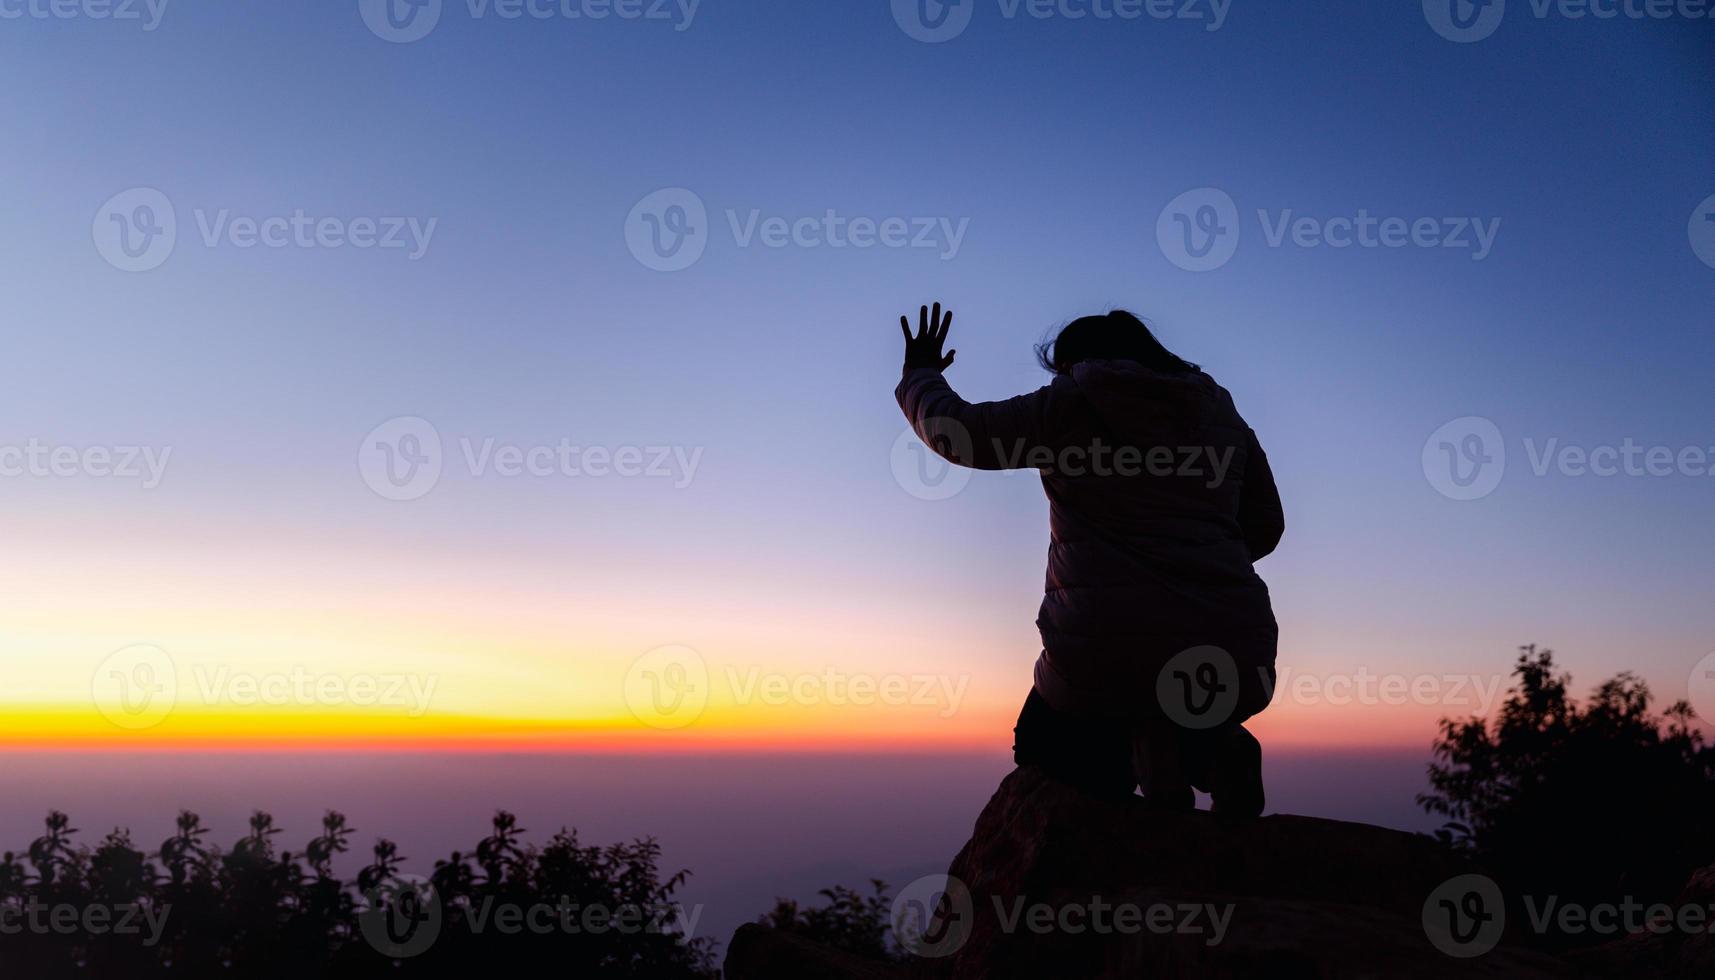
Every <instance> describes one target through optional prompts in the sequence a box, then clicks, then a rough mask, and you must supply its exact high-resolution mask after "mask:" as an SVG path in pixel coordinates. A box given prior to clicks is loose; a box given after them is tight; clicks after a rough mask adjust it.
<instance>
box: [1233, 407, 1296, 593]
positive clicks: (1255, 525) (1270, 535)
mask: <svg viewBox="0 0 1715 980" xmlns="http://www.w3.org/2000/svg"><path fill="white" fill-rule="evenodd" d="M1245 431H1246V433H1247V437H1248V439H1249V440H1250V443H1249V457H1250V458H1249V462H1248V463H1247V464H1246V466H1245V477H1244V484H1243V485H1242V486H1241V487H1240V490H1239V528H1240V530H1242V531H1243V532H1244V536H1245V547H1246V548H1248V549H1250V553H1251V561H1253V562H1254V561H1258V560H1260V559H1262V558H1266V557H1268V555H1269V554H1270V553H1271V552H1273V551H1274V548H1275V545H1278V544H1280V536H1281V535H1282V534H1285V533H1286V514H1285V512H1284V511H1282V510H1281V507H1280V491H1279V490H1278V489H1276V487H1275V485H1274V471H1273V470H1272V469H1270V468H1269V465H1268V455H1267V454H1266V453H1264V452H1263V451H1262V443H1260V442H1258V441H1257V438H1256V432H1255V431H1254V430H1251V429H1246V430H1245Z"/></svg>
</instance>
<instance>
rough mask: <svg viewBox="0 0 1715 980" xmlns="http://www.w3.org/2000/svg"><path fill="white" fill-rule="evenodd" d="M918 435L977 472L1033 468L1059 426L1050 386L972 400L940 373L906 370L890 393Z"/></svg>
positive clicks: (937, 450) (947, 457)
mask: <svg viewBox="0 0 1715 980" xmlns="http://www.w3.org/2000/svg"><path fill="white" fill-rule="evenodd" d="M893 396H894V398H895V399H897V400H898V402H899V408H900V410H901V411H903V412H904V413H905V418H906V420H907V421H909V422H910V423H911V428H912V429H913V430H915V431H916V433H917V437H918V438H920V439H922V440H923V444H924V445H926V446H928V447H929V448H930V449H932V450H934V451H935V454H936V455H938V456H940V457H941V458H942V459H945V460H946V461H947V462H949V463H954V464H956V465H959V466H968V467H971V468H972V469H978V470H1015V469H1035V468H1038V467H1039V466H1040V465H1041V461H1042V460H1043V455H1042V453H1041V452H1040V450H1041V449H1043V448H1045V447H1051V441H1052V439H1053V438H1054V435H1055V433H1056V431H1057V429H1058V428H1059V426H1058V425H1057V421H1058V420H1057V418H1056V414H1057V409H1058V406H1057V405H1056V402H1057V399H1056V398H1055V396H1054V393H1053V391H1052V386H1048V387H1043V388H1039V389H1037V390H1036V391H1034V392H1031V393H1030V394H1028V395H1019V396H1018V397H1017V398H1009V399H1007V400H1006V401H1000V402H981V403H978V404H974V405H973V404H971V403H970V402H967V401H965V400H964V399H963V398H960V397H959V395H958V393H957V392H955V391H954V390H953V388H952V386H951V385H949V384H947V379H946V378H944V377H942V376H941V372H939V371H936V370H933V369H930V368H918V369H916V370H914V371H907V372H905V377H904V379H902V380H901V381H900V382H899V387H898V388H895V389H894V391H893Z"/></svg>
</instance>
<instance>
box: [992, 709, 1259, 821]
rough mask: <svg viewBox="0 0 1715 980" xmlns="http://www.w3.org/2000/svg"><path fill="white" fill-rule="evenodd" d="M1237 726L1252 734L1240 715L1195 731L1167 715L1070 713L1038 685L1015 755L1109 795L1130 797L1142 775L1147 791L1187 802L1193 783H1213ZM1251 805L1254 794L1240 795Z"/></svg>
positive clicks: (1178, 803)
mask: <svg viewBox="0 0 1715 980" xmlns="http://www.w3.org/2000/svg"><path fill="white" fill-rule="evenodd" d="M1235 732H1238V733H1243V735H1244V738H1246V739H1249V734H1248V733H1244V732H1243V728H1242V727H1241V726H1240V725H1238V724H1236V723H1235V724H1230V725H1225V726H1222V727H1219V728H1214V729H1209V730H1205V731H1191V730H1189V729H1185V728H1180V727H1179V726H1177V725H1175V724H1173V723H1172V722H1170V721H1166V720H1158V721H1154V722H1129V721H1125V720H1121V719H1114V718H1102V717H1090V716H1084V715H1074V714H1069V713H1067V712H1063V711H1057V710H1055V709H1054V708H1053V707H1052V706H1051V705H1049V704H1048V702H1047V700H1046V699H1044V698H1043V697H1042V695H1041V694H1038V693H1037V692H1036V690H1035V689H1034V688H1032V689H1031V691H1030V696H1029V697H1027V698H1025V700H1024V710H1022V711H1020V712H1019V715H1018V725H1017V726H1016V727H1014V728H1013V730H1012V733H1013V739H1012V759H1013V762H1015V763H1017V764H1018V765H1021V766H1036V767H1038V768H1040V769H1042V770H1044V771H1045V772H1047V773H1048V774H1049V775H1050V776H1053V777H1054V778H1055V779H1058V780H1060V781H1061V782H1063V783H1066V784H1067V785H1069V786H1072V787H1073V788H1075V789H1078V790H1080V791H1082V792H1084V793H1087V794H1089V795H1090V796H1095V797H1100V798H1104V799H1124V798H1126V797H1129V796H1131V795H1132V794H1133V793H1135V792H1136V790H1137V788H1138V785H1139V781H1140V780H1142V781H1143V788H1144V791H1145V793H1146V795H1148V796H1150V797H1151V798H1152V799H1154V798H1157V797H1159V799H1158V802H1161V803H1163V804H1166V805H1170V806H1175V807H1181V808H1183V807H1189V806H1190V805H1191V802H1192V797H1191V787H1196V788H1197V789H1201V790H1204V791H1205V792H1208V791H1211V790H1212V789H1213V787H1214V786H1215V784H1216V778H1217V777H1216V774H1215V773H1214V772H1213V768H1214V765H1215V759H1216V756H1217V754H1218V753H1219V752H1220V750H1221V747H1222V745H1223V743H1225V742H1226V741H1227V740H1228V739H1230V738H1231V737H1232V736H1233V735H1234V733H1235ZM1251 741H1252V744H1254V740H1251ZM1257 794H1258V797H1259V798H1258V799H1257V800H1256V802H1255V807H1256V808H1257V809H1259V810H1260V809H1261V805H1262V804H1261V800H1260V787H1258V788H1257ZM1247 795H1248V794H1247ZM1217 805H1219V801H1217ZM1245 805H1247V801H1241V806H1245Z"/></svg>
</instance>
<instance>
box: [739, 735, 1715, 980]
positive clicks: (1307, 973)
mask: <svg viewBox="0 0 1715 980" xmlns="http://www.w3.org/2000/svg"><path fill="white" fill-rule="evenodd" d="M1473 883H1475V885H1473ZM1483 887H1492V882H1489V880H1488V879H1487V878H1484V877H1482V876H1481V875H1480V874H1479V873H1478V872H1477V870H1476V869H1473V868H1471V867H1469V866H1467V865H1465V864H1464V863H1463V862H1462V861H1460V860H1459V859H1458V858H1457V857H1455V856H1453V855H1451V854H1450V853H1448V852H1447V850H1446V849H1445V848H1443V847H1442V846H1440V845H1439V844H1438V843H1437V842H1435V841H1434V840H1432V839H1430V838H1428V837H1424V836H1422V835H1418V834H1408V833H1402V832H1399V831H1395V830H1387V829H1384V828H1381V827H1373V826H1370V825H1367V824H1357V823H1346V822H1342V821H1337V820H1322V819H1317V818H1312V817H1299V816H1286V815H1279V816H1270V817H1263V818H1261V819H1256V820H1246V821H1232V822H1228V821H1222V820H1221V819H1219V818H1217V817H1215V816H1214V815H1212V814H1210V813H1207V812H1202V811H1198V812H1192V813H1174V812H1164V811H1160V810H1155V809H1151V808H1150V807H1148V806H1147V805H1146V804H1145V803H1144V801H1143V800H1142V799H1141V798H1135V799H1133V800H1129V801H1126V802H1123V803H1114V802H1103V801H1098V800H1094V799H1091V798H1089V797H1086V796H1084V795H1082V794H1080V793H1078V792H1076V791H1074V790H1072V789H1070V788H1068V787H1066V786H1064V785H1063V784H1060V783H1058V782H1056V781H1054V780H1052V779H1050V778H1048V777H1047V776H1046V775H1045V774H1043V773H1041V772H1040V771H1037V770H1034V769H1031V768H1023V769H1019V770H1016V771H1014V772H1013V773H1012V774H1011V775H1009V776H1008V777H1007V778H1006V779H1005V780H1004V781H1003V782H1002V783H1001V785H1000V788H999V790H997V791H996V793H995V795H994V797H993V798H992V799H991V800H990V801H989V803H988V806H986V807H985V808H984V809H983V812H982V814H981V816H979V817H978V818H977V823H976V828H975V831H974V832H973V834H972V836H971V839H970V841H969V843H967V844H966V845H965V847H964V849H963V850H961V851H960V852H959V854H958V856H957V857H955V858H954V859H953V863H952V865H951V867H950V868H949V869H948V872H947V875H946V876H944V877H942V876H936V877H935V878H932V879H924V880H920V881H918V882H913V883H910V884H908V885H906V886H905V887H903V888H902V889H901V890H900V891H899V892H898V899H897V900H896V902H895V905H894V925H895V930H896V933H899V934H903V935H906V936H909V935H911V934H916V935H917V937H918V938H917V941H916V946H917V949H918V951H919V953H920V954H921V955H918V956H914V957H912V958H911V959H910V960H909V961H908V962H906V963H903V964H900V963H880V962H875V961H869V960H861V959H857V958H855V957H850V956H848V955H847V954H839V955H838V956H828V955H824V954H828V953H832V952H834V951H830V950H826V949H823V948H820V947H818V946H817V945H816V944H815V943H811V942H808V941H807V940H805V939H803V938H802V937H798V936H792V935H789V934H780V933H774V932H772V931H770V930H767V929H764V928H761V927H751V926H747V927H745V928H743V929H741V930H739V934H738V935H737V936H735V937H734V939H733V943H732V946H731V949H730V951H729V953H728V957H727V963H726V976H727V977H728V978H730V980H773V978H777V977H780V978H783V977H793V978H798V977H806V976H821V977H834V978H852V980H881V978H885V977H899V978H908V977H909V978H936V980H988V978H1011V977H1056V978H1078V977H1198V978H1204V977H1209V978H1249V977H1287V978H1292V977H1306V978H1308V977H1316V978H1334V980H1337V978H1369V977H1425V978H1428V977H1497V978H1499V977H1507V978H1521V980H1522V978H1544V977H1575V976H1585V975H1623V974H1624V973H1625V972H1628V971H1632V970H1643V971H1644V972H1645V973H1647V974H1653V975H1669V976H1688V977H1689V976H1715V971H1710V970H1709V969H1708V966H1707V965H1708V963H1709V962H1710V959H1711V957H1712V956H1715V949H1712V947H1711V945H1710V942H1709V940H1710V938H1711V937H1709V936H1693V937H1684V936H1679V937H1668V938H1663V937H1632V938H1631V939H1628V940H1622V941H1620V942H1617V943H1611V944H1609V946H1606V947H1602V948H1601V949H1599V950H1593V951H1587V952H1586V953H1584V954H1581V955H1579V956H1577V957H1569V958H1567V959H1559V958H1555V957H1551V956H1548V955H1545V954H1542V953H1538V952H1533V951H1530V950H1527V949H1524V948H1520V947H1519V946H1518V945H1517V944H1514V943H1512V942H1510V941H1509V938H1510V937H1512V936H1514V935H1515V934H1516V930H1517V927H1518V925H1519V924H1518V923H1517V922H1516V921H1514V922H1507V921H1506V917H1505V916H1504V914H1503V915H1500V916H1495V915H1493V914H1491V913H1493V912H1495V911H1499V909H1500V907H1501V902H1500V896H1499V895H1498V893H1494V894H1493V895H1490V896H1485V895H1483V894H1479V893H1480V892H1481V889H1482V888H1483ZM1699 888H1701V889H1702V891H1697V889H1699ZM1703 892H1715V869H1711V870H1710V871H1707V872H1704V873H1703V875H1702V876H1701V877H1700V878H1698V879H1694V881H1693V884H1692V886H1691V887H1689V888H1688V890H1687V894H1688V896H1690V900H1696V899H1697V896H1698V895H1702V894H1703ZM1708 897H1709V898H1710V899H1715V894H1711V895H1710V896H1708ZM1509 928H1510V929H1512V930H1513V931H1512V932H1509ZM1699 964H1701V965H1702V970H1703V972H1696V970H1695V969H1693V968H1695V967H1697V966H1698V965H1699ZM1685 965H1689V966H1685ZM1682 966H1685V969H1687V970H1690V972H1682Z"/></svg>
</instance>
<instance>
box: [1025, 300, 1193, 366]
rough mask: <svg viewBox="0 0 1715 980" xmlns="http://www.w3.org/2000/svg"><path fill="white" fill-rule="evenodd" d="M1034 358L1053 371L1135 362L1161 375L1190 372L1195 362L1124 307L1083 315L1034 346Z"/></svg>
mask: <svg viewBox="0 0 1715 980" xmlns="http://www.w3.org/2000/svg"><path fill="white" fill-rule="evenodd" d="M1036 360H1037V361H1038V362H1040V363H1041V365H1042V366H1043V368H1045V369H1046V370H1049V371H1052V372H1053V373H1055V374H1071V373H1072V368H1073V367H1074V366H1076V365H1078V364H1081V363H1083V362H1084V361H1136V362H1137V363H1139V364H1142V365H1143V366H1144V367H1147V368H1149V369H1151V370H1154V371H1160V372H1162V373H1163V374H1192V373H1195V372H1197V371H1199V370H1202V369H1201V368H1199V367H1198V366H1197V365H1195V364H1192V363H1191V362H1190V361H1187V360H1185V359H1184V358H1182V357H1180V356H1179V355H1177V354H1175V353H1173V352H1172V351H1170V350H1168V349H1167V348H1166V347H1163V346H1162V344H1161V341H1159V340H1156V339H1155V334H1153V333H1151V332H1150V330H1149V327H1148V326H1147V325H1145V324H1144V322H1143V321H1142V320H1139V319H1138V318H1137V317H1135V316H1133V315H1131V314H1130V313H1127V312H1126V311H1125V310H1114V311H1113V312H1111V313H1105V314H1102V315H1101V316H1085V317H1079V318H1078V319H1076V320H1073V321H1072V322H1071V323H1068V324H1066V325H1065V326H1064V327H1062V328H1060V334H1059V336H1057V337H1055V338H1054V339H1053V340H1052V341H1050V342H1048V343H1045V344H1038V345H1037V346H1036Z"/></svg>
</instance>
